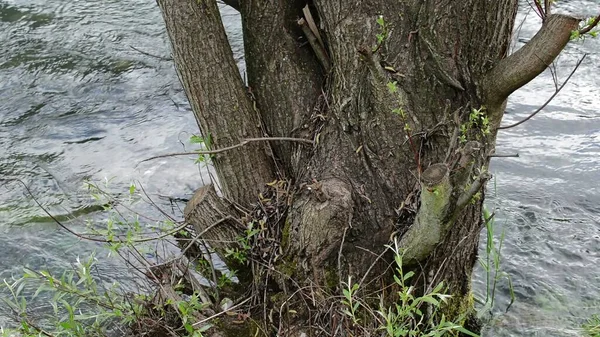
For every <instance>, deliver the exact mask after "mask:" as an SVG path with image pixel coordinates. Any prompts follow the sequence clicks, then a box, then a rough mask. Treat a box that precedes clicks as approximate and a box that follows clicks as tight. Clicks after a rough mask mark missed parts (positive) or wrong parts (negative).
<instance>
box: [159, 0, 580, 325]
mask: <svg viewBox="0 0 600 337" xmlns="http://www.w3.org/2000/svg"><path fill="white" fill-rule="evenodd" d="M158 3H159V6H160V7H161V9H162V12H163V17H164V19H165V22H166V25H167V30H168V33H169V37H170V39H171V43H172V47H173V56H174V60H175V65H176V67H177V70H178V73H179V74H180V77H181V80H182V83H183V86H184V88H185V91H186V93H187V95H188V98H189V100H190V103H191V105H192V108H193V110H194V113H195V115H196V117H197V121H198V123H199V126H200V128H201V130H202V133H203V134H204V135H205V136H207V135H210V136H211V138H212V142H211V146H212V148H213V149H220V148H224V147H228V146H232V145H235V144H238V143H241V142H243V141H244V139H247V138H255V137H266V136H269V137H294V138H304V139H309V140H312V141H313V145H311V146H307V145H306V143H301V142H294V141H281V140H277V141H270V142H264V141H258V142H250V143H248V145H245V146H243V147H239V148H236V149H235V150H232V151H227V152H223V153H219V154H217V155H215V156H214V158H213V162H214V165H215V167H216V169H217V173H218V178H219V181H220V182H221V184H222V186H223V189H222V190H223V195H224V197H225V198H227V199H228V201H227V202H228V203H230V204H231V205H234V204H238V205H241V206H243V207H245V208H247V209H251V208H252V207H253V205H256V204H257V203H258V202H259V201H260V202H263V201H264V200H263V199H259V193H260V192H261V190H264V189H265V188H266V184H267V183H270V182H271V181H273V180H275V179H280V180H285V181H286V182H287V185H285V184H280V185H279V186H280V187H281V186H284V185H285V186H287V187H289V190H287V189H285V188H284V189H285V193H286V197H287V198H289V199H287V200H289V208H287V209H285V211H286V212H287V213H286V214H284V215H285V216H280V217H278V218H277V219H279V220H281V221H279V222H277V221H274V222H267V225H268V226H271V227H277V228H268V229H267V230H268V231H269V232H270V233H274V234H273V235H272V238H274V239H276V240H277V243H276V244H275V245H276V246H279V245H281V249H277V252H276V253H274V255H271V260H269V261H271V262H272V263H273V264H274V265H275V266H276V269H277V270H276V271H274V272H273V273H271V274H270V277H269V278H270V279H271V281H268V280H267V281H265V282H266V284H263V286H266V285H267V284H269V285H270V288H269V291H270V292H271V294H270V296H269V298H276V296H271V295H273V293H275V292H277V291H288V292H293V291H294V290H299V289H301V288H302V287H304V286H309V285H310V286H311V287H312V288H311V289H313V294H312V295H313V296H314V292H315V291H314V289H322V290H323V291H324V292H325V291H327V290H329V291H334V290H335V288H336V287H337V286H338V285H339V284H340V281H344V280H347V277H348V276H353V278H354V279H355V280H360V279H362V278H363V277H365V275H367V276H366V278H365V279H366V280H369V279H371V278H375V277H377V276H378V275H380V274H381V273H384V272H385V270H386V267H387V266H388V264H389V262H390V261H389V256H388V255H385V254H383V255H381V253H382V252H383V251H384V250H385V249H386V248H385V246H386V245H387V244H389V243H390V242H391V241H392V240H393V239H394V238H397V240H398V241H399V242H400V246H401V248H403V249H405V263H406V265H407V266H408V267H411V268H414V269H415V270H417V271H419V272H420V275H421V278H420V280H419V282H424V283H425V284H434V283H438V282H440V281H444V282H445V283H446V285H447V286H448V291H449V292H450V294H452V295H453V299H454V300H453V301H451V302H450V304H449V307H448V310H447V312H448V313H449V314H450V315H451V316H452V315H457V314H458V313H460V312H464V311H465V310H468V309H469V308H470V307H471V306H472V304H470V303H469V296H470V281H471V272H472V270H473V266H474V263H475V261H476V257H477V245H478V238H479V233H480V230H481V225H482V221H481V208H482V203H483V188H482V185H484V184H485V181H486V180H487V179H488V178H489V175H488V174H487V171H486V167H487V165H488V163H489V155H490V154H492V153H493V151H494V144H495V138H496V128H497V127H498V126H499V124H500V121H501V118H502V114H503V112H504V106H505V102H506V98H507V97H508V95H510V93H511V92H513V91H514V90H516V89H517V88H519V87H520V86H522V85H523V84H525V83H527V82H528V81H529V80H531V79H533V78H534V77H535V76H536V75H538V74H539V73H540V72H542V71H543V70H544V69H545V68H546V66H547V65H548V64H549V63H550V62H551V61H552V60H553V59H554V57H556V56H557V55H558V53H559V52H560V50H561V49H562V48H563V47H564V45H565V44H566V43H567V41H568V38H569V33H570V31H571V30H573V29H575V28H576V27H577V24H578V22H579V21H578V20H576V19H572V18H569V17H566V16H559V15H553V16H549V17H548V18H547V19H546V22H545V24H544V26H543V28H542V30H541V31H540V33H539V34H538V36H536V37H535V38H534V39H533V40H532V41H531V42H530V43H529V44H528V45H527V46H526V47H524V48H522V50H521V51H519V52H518V53H517V54H515V55H513V56H511V57H508V58H506V57H507V55H508V52H509V46H510V42H511V32H512V28H513V25H514V19H515V15H516V12H517V4H518V1H517V0H500V1H487V0H462V1H423V0H409V1H389V0H370V1H365V0H361V1H331V0H315V1H314V2H313V1H310V2H309V11H310V15H309V13H308V12H307V11H306V10H304V11H303V8H304V7H305V6H306V5H307V2H306V1H297V0H290V1H273V0H252V1H250V0H247V1H241V3H240V5H239V8H240V11H241V15H242V23H243V30H244V43H245V51H246V64H247V71H248V73H247V76H248V83H247V87H245V84H244V83H243V82H242V79H241V77H240V76H239V73H238V69H237V67H236V65H235V62H234V59H233V55H232V53H231V49H230V47H229V45H228V42H227V39H226V36H225V32H224V28H223V25H222V23H221V19H220V16H219V11H218V7H217V4H216V1H214V0H158ZM380 16H382V17H383V24H381V21H380V23H378V19H379V18H380ZM311 17H312V19H314V21H315V22H316V25H317V27H318V30H317V31H314V29H313V30H312V31H311V29H310V28H308V26H309V25H308V23H311V22H312V21H311ZM301 18H302V19H303V20H300V21H299V19H301ZM300 24H303V25H305V26H304V27H301V25H300ZM311 32H312V33H311ZM307 34H308V37H307V36H306V35H307ZM313 35H314V36H313ZM378 36H379V38H378ZM307 38H308V39H312V41H311V43H307ZM503 59H504V60H503ZM271 186H273V184H271ZM277 191H280V190H277ZM277 191H276V193H275V194H277V193H278V192H277ZM201 193H203V195H212V196H213V197H212V198H214V194H210V193H209V194H207V193H206V191H205V190H203V191H202V192H201ZM263 197H264V195H263ZM194 200H195V202H197V203H202V202H203V201H202V198H195V199H194ZM208 204H209V205H211V204H217V203H214V202H212V201H210V202H208ZM196 206H197V205H196V204H191V205H188V209H190V210H192V209H194V208H195V207H196ZM199 207H204V208H203V209H206V208H207V207H206V206H199ZM227 207H229V206H223V207H221V206H219V208H221V209H226V208H227ZM232 207H233V206H232ZM192 213H193V214H196V216H191V215H190V214H192ZM265 213H269V212H268V211H265ZM186 215H188V220H189V221H191V222H193V223H195V225H196V226H197V227H198V230H203V229H206V227H208V226H210V224H211V222H214V217H211V219H212V220H211V221H206V220H203V219H202V218H201V215H198V214H197V212H196V213H194V212H193V211H190V212H189V213H187V214H186ZM230 228H233V227H230ZM208 233H209V235H210V230H209V231H208ZM231 233H232V231H231V230H221V231H217V232H213V235H212V237H211V239H225V240H229V241H232V240H233V241H235V240H234V239H235V238H232V237H231V236H232V234H231ZM224 248H225V247H222V245H219V248H218V249H217V251H218V252H221V255H224V254H223V252H224V250H225V249H224ZM380 255H381V256H380ZM222 257H223V258H224V259H225V260H226V261H227V258H226V257H224V256H222ZM269 261H266V262H269ZM266 262H265V263H266ZM390 271H391V269H389V270H388V271H387V273H388V274H389V273H390ZM277 275H279V276H277ZM282 275H283V276H282ZM388 276H389V275H388ZM382 280H384V281H385V280H386V278H385V277H384V278H383V279H382ZM246 281H248V282H251V281H252V278H250V279H248V280H246ZM258 281H261V282H262V281H263V280H262V279H260V280H259V279H258V277H257V276H256V275H255V277H254V282H258ZM384 281H380V282H384ZM269 282H272V284H270V283H269ZM378 286H382V285H381V284H379V285H378ZM383 286H385V284H384V285H383ZM290 289H291V291H290ZM316 292H317V293H318V292H319V291H316ZM278 304H279V305H281V303H278ZM275 310H277V311H278V310H279V306H278V307H277V308H275ZM265 318H266V317H265Z"/></svg>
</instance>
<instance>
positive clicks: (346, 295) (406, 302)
mask: <svg viewBox="0 0 600 337" xmlns="http://www.w3.org/2000/svg"><path fill="white" fill-rule="evenodd" d="M387 248H388V249H390V250H391V251H392V252H393V254H394V263H395V274H394V281H395V283H396V286H397V287H398V289H399V290H398V292H397V298H398V300H397V301H396V302H395V303H393V304H392V305H391V306H390V307H384V304H383V303H384V301H383V298H382V299H381V301H380V305H379V308H378V309H377V310H373V309H371V308H370V307H368V304H366V302H364V301H362V300H361V299H360V298H359V289H360V286H359V284H356V283H352V278H348V282H345V283H343V285H344V288H343V289H342V293H343V298H342V299H341V300H340V302H341V304H342V306H343V309H342V313H343V314H344V315H345V316H346V317H348V318H349V319H351V320H352V323H353V324H355V325H357V324H358V323H360V319H359V318H358V317H359V315H360V314H361V313H362V311H363V310H364V312H365V313H370V312H374V313H375V314H376V316H375V318H376V320H377V322H378V329H379V330H381V331H383V332H384V334H385V335H386V336H389V337H401V336H443V335H446V334H449V335H455V334H457V333H459V332H460V333H463V334H465V335H468V336H475V337H477V336H478V335H477V334H475V333H473V332H471V331H469V330H467V329H465V328H464V327H462V326H461V325H459V324H455V323H453V322H450V321H448V320H447V319H446V317H445V316H444V314H443V313H442V305H443V304H444V303H446V302H447V301H448V299H449V298H450V295H446V294H444V293H443V290H444V284H443V283H439V284H438V285H436V286H435V287H434V288H432V289H428V290H427V291H426V293H425V294H424V295H422V296H417V295H416V289H415V287H414V286H412V285H410V281H411V279H412V278H413V276H415V273H414V272H412V271H409V272H405V271H404V269H403V267H402V254H403V253H402V252H401V250H400V248H399V243H398V241H397V240H395V241H394V245H391V246H387ZM424 309H428V310H427V311H425V310H424ZM425 312H426V313H425ZM436 318H437V319H439V321H438V322H435V321H434V320H435V319H436ZM459 319H460V318H459Z"/></svg>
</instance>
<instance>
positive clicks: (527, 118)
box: [498, 54, 587, 130]
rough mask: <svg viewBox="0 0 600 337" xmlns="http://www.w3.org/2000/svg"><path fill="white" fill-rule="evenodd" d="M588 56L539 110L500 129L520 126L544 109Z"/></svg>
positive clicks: (583, 58)
mask: <svg viewBox="0 0 600 337" xmlns="http://www.w3.org/2000/svg"><path fill="white" fill-rule="evenodd" d="M586 56H587V54H584V55H583V57H582V58H581V59H580V60H579V62H577V64H576V65H575V68H574V69H573V71H571V73H570V74H569V76H568V77H567V79H566V80H565V81H564V82H563V84H561V86H560V87H558V89H556V91H555V92H554V94H552V96H550V98H549V99H548V100H547V101H546V102H545V103H544V104H542V106H541V107H539V108H538V109H537V110H535V111H534V112H533V113H532V114H530V115H529V116H527V117H526V118H525V119H523V120H521V121H519V122H517V123H514V124H510V125H505V126H499V127H498V130H503V129H510V128H514V127H515V126H519V125H521V124H523V123H525V122H527V121H528V120H530V119H531V118H533V116H535V115H537V114H538V112H540V111H542V110H544V108H545V107H546V106H547V105H548V104H550V102H552V100H553V99H554V97H556V95H558V93H559V92H560V91H561V90H562V89H563V88H564V87H565V85H566V84H567V83H569V80H570V79H571V77H572V76H573V74H575V72H576V71H577V69H578V68H579V66H580V65H581V62H583V60H585V57H586Z"/></svg>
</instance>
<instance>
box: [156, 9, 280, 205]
mask: <svg viewBox="0 0 600 337" xmlns="http://www.w3.org/2000/svg"><path fill="white" fill-rule="evenodd" d="M158 5H159V7H160V9H161V11H162V14H163V18H164V20H165V23H166V26H167V31H168V33H169V38H170V40H171V46H172V49H173V59H174V61H175V66H176V68H177V72H178V74H179V76H180V80H181V83H182V84H183V87H184V89H185V92H186V94H187V97H188V100H189V101H190V105H191V106H192V110H193V111H194V115H195V116H196V120H197V122H198V124H199V126H200V128H201V130H202V134H203V135H204V136H205V137H211V140H212V142H211V148H210V149H209V150H218V149H221V148H227V147H231V146H233V145H235V144H239V143H241V142H242V141H243V140H244V139H248V138H260V137H262V136H264V133H263V130H262V128H261V121H260V117H259V115H258V112H257V111H256V110H255V109H254V106H253V104H252V102H251V100H250V98H249V97H248V94H247V91H246V88H245V87H244V83H243V81H242V78H241V76H240V73H239V70H238V68H237V65H236V63H235V60H234V58H233V53H232V51H231V47H230V46H229V42H228V40H227V36H226V34H225V29H224V27H223V23H222V22H221V16H220V13H219V8H218V6H217V2H216V0H203V1H196V0H158ZM214 165H215V168H216V171H217V175H218V177H219V180H220V184H221V187H222V190H223V193H224V195H225V196H226V197H228V198H230V199H232V200H234V201H235V202H238V203H240V204H242V205H248V204H249V203H251V202H253V201H254V200H255V199H256V196H257V195H258V193H259V192H260V191H261V190H262V188H263V187H264V184H265V183H267V182H269V181H272V180H273V179H274V167H273V160H272V157H271V156H270V148H269V144H268V143H267V142H253V143H250V144H247V145H246V146H244V147H243V148H242V147H238V148H235V149H232V150H231V151H228V152H226V153H223V154H221V155H220V156H219V157H218V158H217V160H215V161H214Z"/></svg>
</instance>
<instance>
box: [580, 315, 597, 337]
mask: <svg viewBox="0 0 600 337" xmlns="http://www.w3.org/2000/svg"><path fill="white" fill-rule="evenodd" d="M583 331H584V332H585V335H586V337H600V315H594V316H592V317H591V318H590V319H589V320H588V321H587V322H586V323H585V324H584V325H583Z"/></svg>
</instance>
